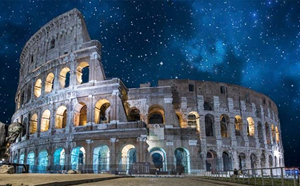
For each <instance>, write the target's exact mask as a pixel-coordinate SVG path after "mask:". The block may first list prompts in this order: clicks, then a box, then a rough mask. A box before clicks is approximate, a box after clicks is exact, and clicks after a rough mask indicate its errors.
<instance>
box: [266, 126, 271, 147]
mask: <svg viewBox="0 0 300 186" xmlns="http://www.w3.org/2000/svg"><path fill="white" fill-rule="evenodd" d="M265 130H266V138H267V144H271V135H270V126H269V124H268V123H267V122H266V123H265Z"/></svg>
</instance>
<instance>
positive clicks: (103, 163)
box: [93, 145, 110, 173]
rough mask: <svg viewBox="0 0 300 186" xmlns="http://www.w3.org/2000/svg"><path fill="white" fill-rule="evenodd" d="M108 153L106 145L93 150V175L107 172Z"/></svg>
mask: <svg viewBox="0 0 300 186" xmlns="http://www.w3.org/2000/svg"><path fill="white" fill-rule="evenodd" d="M109 153H110V151H109V148H108V146H107V145H102V146H99V147H96V148H94V153H93V169H94V173H100V172H107V171H109V161H110V155H109Z"/></svg>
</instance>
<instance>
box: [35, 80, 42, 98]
mask: <svg viewBox="0 0 300 186" xmlns="http://www.w3.org/2000/svg"><path fill="white" fill-rule="evenodd" d="M33 92H34V95H35V97H37V98H38V97H40V96H41V94H42V80H41V79H38V80H36V82H35V84H34V91H33Z"/></svg>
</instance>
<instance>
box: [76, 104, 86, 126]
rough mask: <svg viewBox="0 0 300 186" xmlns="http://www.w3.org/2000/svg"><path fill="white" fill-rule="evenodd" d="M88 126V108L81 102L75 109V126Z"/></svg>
mask: <svg viewBox="0 0 300 186" xmlns="http://www.w3.org/2000/svg"><path fill="white" fill-rule="evenodd" d="M86 124H87V106H86V104H85V103H83V102H80V103H78V104H77V105H76V106H75V108H74V125H75V126H85V125H86Z"/></svg>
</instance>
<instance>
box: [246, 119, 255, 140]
mask: <svg viewBox="0 0 300 186" xmlns="http://www.w3.org/2000/svg"><path fill="white" fill-rule="evenodd" d="M247 122H248V126H247V129H248V130H247V133H248V136H254V135H255V125H254V120H253V119H252V118H251V117H248V118H247Z"/></svg>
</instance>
